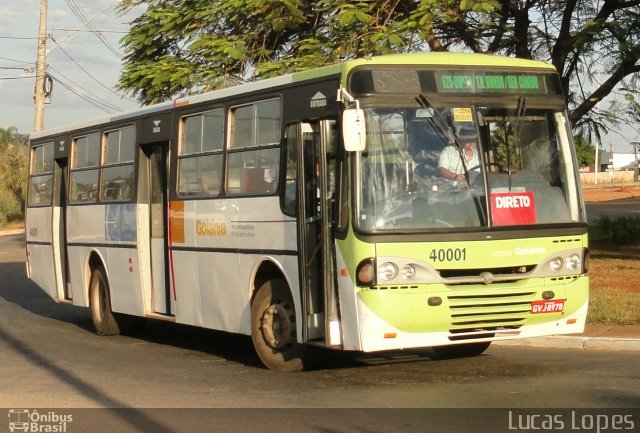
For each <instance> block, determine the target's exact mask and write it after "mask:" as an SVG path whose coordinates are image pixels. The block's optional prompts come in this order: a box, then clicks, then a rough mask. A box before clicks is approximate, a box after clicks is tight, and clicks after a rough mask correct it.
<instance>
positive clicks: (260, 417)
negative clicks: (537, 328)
mask: <svg viewBox="0 0 640 433" xmlns="http://www.w3.org/2000/svg"><path fill="white" fill-rule="evenodd" d="M23 260H24V246H23V236H21V235H15V236H0V407H3V408H7V410H9V409H12V408H62V409H56V410H55V411H57V412H55V411H54V412H55V413H65V414H66V413H69V414H74V415H75V418H74V424H72V425H70V426H69V428H68V429H67V430H66V431H68V432H74V431H88V430H87V426H90V427H91V431H151V430H153V431H159V432H165V431H166V432H169V431H171V432H173V431H192V432H193V431H243V432H251V431H278V432H288V431H291V432H294V431H295V432H300V431H325V432H342V431H364V432H377V431H385V432H391V431H435V430H425V429H424V426H425V423H426V422H428V423H429V425H430V426H436V427H438V430H437V431H444V432H446V431H507V430H513V429H509V428H508V425H507V424H506V423H507V421H506V420H507V417H508V416H509V412H508V410H505V409H499V410H493V411H492V410H465V411H460V410H458V411H455V410H454V411H438V410H434V409H430V410H427V411H424V410H421V411H416V410H410V411H406V410H400V408H510V409H511V410H515V411H516V414H519V413H520V412H517V411H522V410H524V409H526V408H538V409H535V411H537V412H536V413H540V412H542V413H547V412H551V411H554V410H556V409H557V408H587V409H583V410H587V411H588V412H587V415H589V414H593V413H596V408H616V409H617V411H618V412H619V413H625V414H627V413H633V414H634V415H633V416H634V417H635V418H634V420H635V425H636V427H638V428H640V413H638V411H635V412H633V411H631V408H639V407H640V354H639V353H637V352H628V353H627V352H611V353H610V352H606V351H587V352H585V351H580V350H558V349H541V348H525V347H506V346H500V347H498V346H496V347H492V348H490V349H489V350H488V351H487V352H486V354H485V355H483V356H480V357H477V358H471V359H459V360H449V361H437V360H433V359H431V358H430V355H431V353H430V352H429V351H428V350H421V351H407V352H395V353H385V354H373V355H362V354H357V353H339V352H326V353H323V356H322V363H321V364H320V366H319V367H318V368H317V369H316V370H314V371H309V372H302V373H296V374H283V373H277V372H272V371H268V370H266V369H264V368H263V367H262V366H261V365H260V363H259V361H258V359H257V357H256V355H255V354H254V353H253V350H252V348H251V341H250V338H248V337H244V336H235V335H230V334H226V333H221V332H214V331H209V330H204V329H199V328H194V327H188V326H179V325H174V324H170V323H163V322H151V323H149V325H148V327H147V329H146V331H145V332H143V333H142V334H140V335H137V336H133V337H125V336H116V337H98V336H96V335H95V334H94V333H93V330H92V323H91V318H90V314H89V311H88V310H87V309H84V308H79V307H74V306H70V305H59V304H55V303H54V302H53V301H52V300H51V299H49V298H48V296H47V295H46V294H44V292H42V291H41V290H40V289H39V288H38V287H37V286H35V285H34V284H33V283H31V282H30V281H29V280H27V279H26V277H25V270H24V263H23ZM72 408H128V409H122V410H120V409H118V410H115V409H111V410H106V411H105V410H102V411H100V410H96V411H90V410H89V411H87V410H84V411H79V412H78V411H74V409H72ZM152 408H244V409H251V410H243V409H234V410H215V411H211V410H209V411H193V410H191V411H187V410H183V411H170V410H166V409H163V410H154V409H152ZM283 408H286V409H283ZM345 408H346V409H345ZM349 408H351V409H349ZM621 408H629V409H621ZM267 409H269V410H267ZM49 412H51V410H50V409H49ZM40 413H41V414H42V413H47V410H45V409H40ZM8 415H9V418H8V419H9V420H11V419H12V418H11V416H12V414H10V413H9V414H8ZM511 415H513V413H511ZM565 416H566V417H570V416H571V414H570V413H566V415H565ZM607 416H608V415H607ZM630 416H631V415H630ZM3 417H4V416H3V415H2V411H1V410H0V432H2V431H4V430H3V429H4V428H5V427H7V426H8V424H5V422H4V421H2V418H3ZM50 418H51V417H50ZM53 418H55V417H53ZM5 419H7V418H5ZM212 419H215V422H214V421H212ZM516 419H518V420H522V419H524V420H525V421H526V420H529V419H530V418H527V417H526V416H525V417H524V418H521V417H519V416H518V417H516ZM534 419H539V418H534ZM566 419H567V420H569V419H570V418H566ZM567 425H568V424H567ZM214 427H215V428H214ZM393 427H395V429H394V428H393ZM400 427H401V428H400ZM74 428H75V430H74ZM201 429H202V430H201ZM571 430H574V431H575V429H571ZM567 431H569V430H567ZM594 431H595V430H594ZM636 431H637V430H636Z"/></svg>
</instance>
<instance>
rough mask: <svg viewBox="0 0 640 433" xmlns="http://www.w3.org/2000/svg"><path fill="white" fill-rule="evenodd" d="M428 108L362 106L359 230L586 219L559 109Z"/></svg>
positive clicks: (520, 106)
mask: <svg viewBox="0 0 640 433" xmlns="http://www.w3.org/2000/svg"><path fill="white" fill-rule="evenodd" d="M424 106H425V108H415V106H414V107H411V108H409V107H398V108H386V107H385V108H365V118H366V127H367V140H366V142H367V145H366V150H365V151H362V152H358V153H357V154H356V155H357V163H356V166H357V169H356V176H357V182H356V184H357V185H358V191H357V224H358V228H359V229H360V230H361V231H364V232H369V233H372V232H387V231H394V230H401V231H411V230H424V229H429V230H434V231H437V230H446V229H452V228H455V229H461V228H463V229H464V228H469V229H474V228H475V229H479V228H487V227H497V226H532V225H543V224H562V223H576V222H584V215H583V212H582V210H581V209H582V204H581V202H580V199H579V193H578V186H577V177H576V173H575V168H574V165H573V162H572V161H573V159H572V153H571V152H572V151H571V145H570V141H569V140H570V139H569V136H568V132H567V128H566V118H565V116H564V114H563V112H562V111H561V110H559V109H553V108H548V109H544V108H539V106H538V105H537V106H536V108H531V109H529V108H527V107H526V98H520V99H518V103H517V106H516V105H515V104H514V106H513V107H511V108H504V107H502V108H494V107H488V106H436V107H435V108H432V107H431V106H428V105H427V104H425V105H424Z"/></svg>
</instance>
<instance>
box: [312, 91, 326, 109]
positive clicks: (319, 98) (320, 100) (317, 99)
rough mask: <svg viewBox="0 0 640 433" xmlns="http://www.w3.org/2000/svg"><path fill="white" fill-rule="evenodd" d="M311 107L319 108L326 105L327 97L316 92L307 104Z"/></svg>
mask: <svg viewBox="0 0 640 433" xmlns="http://www.w3.org/2000/svg"><path fill="white" fill-rule="evenodd" d="M309 106H310V107H311V108H321V107H326V106H327V97H326V96H324V95H323V94H322V93H321V92H318V93H316V94H315V95H313V97H312V98H311V103H310V105H309Z"/></svg>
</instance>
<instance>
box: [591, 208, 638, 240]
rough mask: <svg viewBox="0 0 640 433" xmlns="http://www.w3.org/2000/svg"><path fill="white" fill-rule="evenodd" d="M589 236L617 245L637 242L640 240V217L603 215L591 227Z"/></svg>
mask: <svg viewBox="0 0 640 433" xmlns="http://www.w3.org/2000/svg"><path fill="white" fill-rule="evenodd" d="M589 236H590V238H591V239H593V240H597V241H607V242H609V243H610V244H615V245H630V244H637V243H639V242H640V217H618V218H616V219H611V218H610V217H608V216H606V215H603V216H601V217H600V218H598V220H597V221H596V223H595V225H594V226H593V227H590V229H589Z"/></svg>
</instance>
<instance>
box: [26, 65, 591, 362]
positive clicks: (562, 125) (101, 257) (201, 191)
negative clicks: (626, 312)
mask: <svg viewBox="0 0 640 433" xmlns="http://www.w3.org/2000/svg"><path fill="white" fill-rule="evenodd" d="M564 101H565V98H564V96H563V92H562V89H561V86H560V80H559V77H558V75H557V73H556V71H555V70H554V68H553V67H552V66H550V65H548V64H546V63H543V62H537V61H531V60H523V59H516V58H504V57H498V56H489V55H480V54H454V53H415V54H396V55H389V56H379V57H372V58H367V59H356V60H349V61H345V62H343V63H339V64H335V65H328V66H324V67H320V68H317V69H313V70H307V71H303V72H296V73H291V74H287V75H283V76H279V77H274V78H268V79H264V80H257V81H254V82H249V83H246V84H242V85H238V86H235V87H229V88H224V89H220V90H216V91H213V92H209V93H205V94H201V95H196V96H189V97H185V98H180V99H177V100H175V101H172V102H167V103H162V104H159V105H153V106H149V107H144V108H141V109H139V110H137V111H133V112H129V113H126V114H118V115H114V116H111V117H108V118H104V119H100V120H96V121H92V122H86V123H83V124H79V125H75V126H73V127H69V128H55V129H52V130H49V131H45V132H38V133H33V134H31V136H30V155H31V156H30V158H31V159H30V174H29V188H28V199H27V210H26V249H27V272H28V275H29V277H30V278H31V279H32V280H33V281H34V282H35V283H37V284H38V285H39V286H41V287H42V289H43V290H44V291H45V292H46V293H48V294H49V296H51V297H52V298H53V299H55V300H56V301H57V302H60V303H70V304H73V305H78V306H84V307H89V308H90V311H91V316H92V319H93V322H94V324H95V328H96V331H97V333H98V334H100V335H113V334H118V333H124V332H129V331H131V330H133V329H135V328H138V327H139V325H140V324H141V322H142V321H144V320H145V319H160V320H165V321H170V322H175V323H181V324H187V325H194V326H199V327H204V328H209V329H214V330H222V331H226V332H232V333H239V334H244V335H250V336H251V338H252V342H253V345H254V347H255V350H256V353H257V355H258V357H259V358H260V360H261V361H262V363H264V365H265V366H266V367H268V368H270V369H274V370H281V371H295V370H301V369H303V368H304V366H305V365H309V363H310V362H311V361H310V360H311V357H312V354H313V353H314V352H318V350H316V348H317V347H321V348H328V349H336V350H348V351H361V352H375V351H388V350H400V349H412V348H426V347H429V348H432V349H433V352H434V353H435V354H436V355H437V356H439V357H442V358H452V357H462V356H475V355H480V354H481V353H483V352H484V351H485V350H486V349H487V348H488V347H489V345H490V344H491V342H493V341H497V340H505V339H515V338H525V337H527V338H528V337H535V336H544V335H551V334H568V333H580V332H582V331H583V328H584V324H585V318H586V313H587V304H588V272H587V271H588V270H587V268H588V261H589V250H588V245H587V241H588V239H587V223H586V217H585V209H584V204H583V200H582V194H581V187H580V183H579V177H578V169H577V165H576V157H575V150H574V146H573V144H572V138H571V130H570V124H569V120H568V117H567V114H566V107H565V102H564ZM469 148H471V151H469ZM445 154H446V157H445V156H443V155H445ZM469 155H471V156H472V158H470V159H469ZM446 158H448V161H449V162H448V163H451V162H452V161H453V162H456V158H457V167H455V168H454V167H451V166H450V167H449V169H450V170H451V171H452V172H453V176H449V177H446V176H444V175H443V168H445V167H444V164H445V162H443V159H446ZM465 161H466V162H465Z"/></svg>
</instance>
